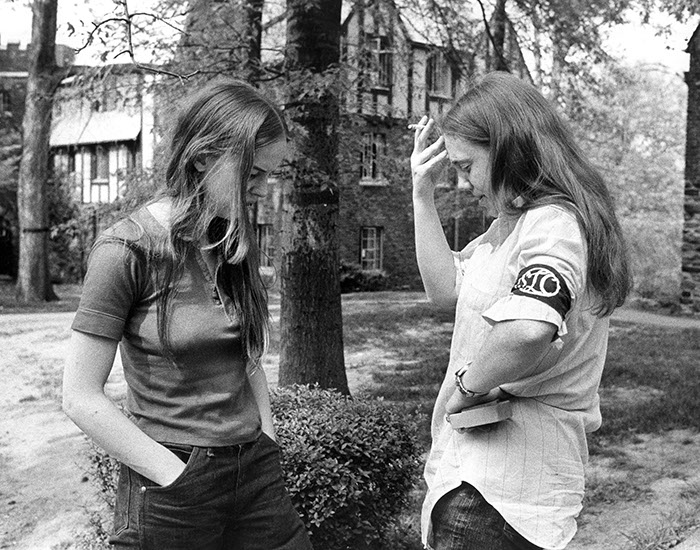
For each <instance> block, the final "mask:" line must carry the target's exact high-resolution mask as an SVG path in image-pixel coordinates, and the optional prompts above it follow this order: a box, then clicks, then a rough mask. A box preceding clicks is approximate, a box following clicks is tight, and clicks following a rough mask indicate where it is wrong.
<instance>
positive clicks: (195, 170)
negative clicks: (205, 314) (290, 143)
mask: <svg viewBox="0 0 700 550" xmlns="http://www.w3.org/2000/svg"><path fill="white" fill-rule="evenodd" d="M286 138H287V127H286V125H285V122H284V118H283V116H282V114H281V112H280V111H279V109H278V108H277V107H276V106H275V105H274V104H273V103H272V102H271V101H270V100H268V99H267V98H265V97H264V96H263V95H262V94H260V92H258V90H256V89H255V88H253V87H252V86H250V85H249V84H247V83H245V82H241V81H238V80H233V79H224V80H218V81H216V82H213V83H211V84H209V85H207V86H206V87H205V88H204V89H202V90H201V91H199V92H198V93H197V94H195V95H194V96H192V97H191V98H190V99H189V100H188V101H187V102H186V104H185V105H184V107H183V108H182V109H181V110H180V111H179V114H178V116H177V118H176V120H175V124H174V128H173V129H172V133H171V139H170V151H169V155H168V159H167V167H166V172H165V177H166V182H165V187H164V189H163V190H162V191H161V192H160V193H159V195H158V197H156V200H157V199H158V198H160V197H163V196H167V197H169V198H170V199H171V214H170V229H169V235H168V241H167V243H165V246H164V248H163V252H164V254H165V257H164V258H163V259H164V261H163V262H162V269H161V271H162V280H160V281H159V282H158V284H159V288H160V289H162V293H161V296H160V298H159V302H158V333H159V337H160V341H161V344H162V345H163V347H164V349H165V351H166V352H167V353H168V354H170V353H171V352H170V350H171V346H170V340H169V337H168V330H167V321H168V317H169V315H168V313H169V312H168V309H169V305H170V297H171V294H172V293H173V292H176V285H174V284H173V281H174V279H175V277H176V275H177V274H179V273H181V272H182V270H183V268H184V263H185V256H186V251H187V249H188V248H189V244H188V243H191V242H194V243H195V246H199V245H200V243H201V242H202V241H203V239H211V238H212V235H216V236H215V237H214V240H213V242H211V241H210V244H209V246H207V247H206V248H213V249H215V250H216V252H217V257H218V258H219V264H218V266H217V269H219V268H220V269H222V273H223V275H224V286H225V288H226V290H227V292H228V293H229V295H230V297H231V299H232V301H233V304H234V309H235V311H236V314H237V316H238V318H239V320H240V323H241V336H242V342H243V349H244V353H245V356H246V359H248V360H249V361H252V362H257V361H259V360H260V358H261V356H262V354H263V353H264V351H265V348H266V346H267V342H268V334H269V313H268V308H267V290H266V288H265V285H264V284H263V281H262V278H261V276H260V269H259V258H258V254H259V252H258V247H257V239H256V235H255V230H254V228H253V226H252V224H251V221H250V218H249V215H248V208H247V202H246V193H247V182H248V179H249V178H250V173H251V170H252V168H253V163H254V158H255V152H256V151H257V150H258V149H259V148H261V147H265V146H266V145H269V144H271V143H274V142H276V141H279V140H284V139H286ZM226 159H230V160H233V162H234V166H236V167H237V170H234V171H233V172H234V173H236V175H237V176H238V177H237V178H233V177H232V178H231V194H230V201H229V208H228V210H229V212H228V221H226V220H222V219H221V218H217V208H218V207H219V205H217V204H215V201H214V200H213V199H212V197H211V196H210V194H209V193H207V191H206V189H207V177H206V175H205V173H203V172H202V170H201V163H206V162H212V163H213V164H212V165H211V168H210V170H208V171H207V173H212V172H216V171H217V170H218V168H219V167H220V166H219V165H220V163H222V162H224V161H225V160H226ZM212 227H213V228H215V229H217V228H218V229H219V231H216V230H214V231H211V228H212Z"/></svg>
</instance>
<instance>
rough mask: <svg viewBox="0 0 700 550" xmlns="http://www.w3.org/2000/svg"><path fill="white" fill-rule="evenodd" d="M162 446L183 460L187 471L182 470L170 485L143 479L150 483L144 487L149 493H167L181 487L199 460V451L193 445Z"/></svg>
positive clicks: (171, 444)
mask: <svg viewBox="0 0 700 550" xmlns="http://www.w3.org/2000/svg"><path fill="white" fill-rule="evenodd" d="M162 445H163V446H164V447H166V448H167V449H168V450H169V451H171V452H172V453H174V454H175V455H176V456H177V457H178V458H179V459H180V460H182V461H183V462H184V463H185V469H184V470H182V472H181V473H180V475H179V476H177V477H176V478H175V480H173V481H172V482H171V483H169V484H168V485H158V484H157V483H155V482H153V481H151V480H150V479H147V478H143V479H144V480H145V481H148V483H147V484H145V485H144V487H145V488H146V489H147V490H148V491H149V492H150V491H167V490H169V489H172V488H175V487H177V486H179V485H180V484H181V483H182V482H183V481H184V480H185V478H186V477H188V475H189V473H190V471H191V470H192V468H193V467H194V462H195V460H196V458H197V452H198V450H199V449H198V448H197V447H192V446H191V445H178V444H174V443H163V444H162ZM141 477H143V476H141Z"/></svg>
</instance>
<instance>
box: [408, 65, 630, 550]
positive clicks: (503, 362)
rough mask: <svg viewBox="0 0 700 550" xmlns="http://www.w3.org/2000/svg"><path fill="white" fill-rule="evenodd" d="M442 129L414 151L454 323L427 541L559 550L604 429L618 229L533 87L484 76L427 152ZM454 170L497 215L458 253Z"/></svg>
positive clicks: (424, 247)
mask: <svg viewBox="0 0 700 550" xmlns="http://www.w3.org/2000/svg"><path fill="white" fill-rule="evenodd" d="M435 127H436V123H435V121H433V120H429V119H428V117H424V118H423V119H422V120H421V121H420V124H419V125H418V127H417V129H416V132H415V144H414V150H413V154H412V155H411V168H412V174H413V198H414V200H413V202H414V213H415V233H416V254H417V260H418V265H419V268H420V272H421V276H422V279H423V282H424V285H425V289H426V292H427V295H428V297H429V299H430V300H431V301H433V302H435V303H437V304H440V305H443V306H446V307H455V306H456V317H455V326H454V333H453V339H452V345H451V350H450V362H449V366H448V369H447V374H446V376H445V379H444V382H443V384H442V386H441V388H440V392H439V395H438V398H437V401H436V404H435V409H434V412H433V421H432V436H433V444H432V448H431V452H430V455H429V457H428V461H427V464H426V468H425V477H426V481H427V485H428V492H427V496H426V499H425V503H424V507H423V517H422V531H423V540H424V542H425V543H426V544H427V545H429V547H431V548H434V549H435V550H467V549H473V550H506V549H507V550H513V549H537V548H547V549H551V550H560V549H563V548H565V547H566V545H567V544H568V543H569V541H570V540H571V539H572V537H573V536H574V533H575V531H576V516H577V515H578V513H579V511H580V510H581V503H582V499H583V489H584V472H583V468H584V465H585V463H586V460H587V456H588V453H587V446H586V432H590V431H593V430H596V429H597V428H598V427H599V426H600V423H601V416H600V409H599V400H598V395H597V390H598V386H599V383H600V379H601V375H602V369H603V364H604V361H605V353H606V349H607V339H608V324H609V315H610V314H611V313H612V311H613V310H614V309H615V308H616V307H618V306H620V305H622V303H623V302H624V300H625V298H626V296H627V294H628V292H629V290H630V287H631V278H630V274H629V267H628V260H627V253H626V247H625V243H624V239H623V236H622V231H621V229H620V226H619V223H618V221H617V218H616V216H615V212H614V209H613V204H612V200H611V197H610V194H609V193H608V190H607V188H606V185H605V183H604V181H603V178H602V177H601V175H600V174H599V172H598V171H597V170H596V169H595V167H594V166H593V165H592V163H591V162H590V161H589V160H588V159H587V158H586V156H585V155H584V154H583V153H582V151H581V150H580V148H579V147H578V145H577V144H576V143H575V140H574V139H573V137H572V135H571V133H570V131H569V130H568V128H567V126H566V124H565V123H564V121H563V119H562V118H561V116H560V115H559V114H558V113H557V112H556V110H555V109H554V108H553V107H552V105H550V104H549V103H548V102H547V101H546V100H545V98H544V97H543V96H542V95H541V94H540V93H539V92H538V91H537V90H536V89H535V88H534V87H533V86H532V85H530V84H528V83H526V82H524V81H522V80H520V79H518V78H516V77H515V76H512V75H510V74H507V73H490V74H487V75H486V76H484V77H483V78H481V79H480V80H478V81H477V82H476V83H475V84H474V85H473V86H472V87H471V88H470V89H469V90H468V91H467V92H466V93H465V94H464V96H462V97H461V98H460V99H459V100H458V101H457V102H456V103H455V105H454V106H453V107H452V108H451V109H450V110H449V111H448V112H447V114H446V115H445V116H444V118H443V119H442V121H441V123H440V130H441V136H440V137H439V138H438V139H437V141H435V142H433V143H431V142H430V141H431V140H430V138H429V135H430V133H431V131H432V130H433V129H434V128H435ZM449 163H451V164H452V165H453V166H454V167H455V168H456V171H457V177H458V181H459V184H460V187H463V188H466V189H469V190H470V191H471V192H472V194H473V195H474V196H475V197H476V198H477V199H478V202H479V205H480V206H481V207H482V208H484V209H485V210H486V211H487V212H488V213H489V214H490V215H491V217H493V218H495V220H494V221H493V223H492V225H491V226H490V227H489V229H488V230H487V231H486V232H485V233H484V234H483V235H481V236H479V237H478V238H476V239H475V240H474V241H472V242H471V243H469V244H468V245H467V246H466V247H465V248H464V249H463V250H461V251H459V252H453V251H451V250H450V248H449V246H448V243H447V241H446V239H445V235H444V232H443V230H442V226H441V224H440V220H439V217H438V214H437V210H436V208H435V202H434V190H435V186H436V184H437V183H438V182H439V181H440V180H441V179H442V178H443V177H444V174H445V168H446V167H447V165H448V164H449ZM503 400H508V401H509V403H510V410H509V412H508V413H506V414H505V415H504V416H508V415H510V416H509V417H508V418H505V419H503V420H502V421H500V422H493V423H489V424H487V425H485V426H481V427H475V428H471V429H455V428H454V427H453V425H452V424H451V422H450V421H451V420H453V421H455V423H456V420H455V419H456V418H458V417H456V416H454V415H456V414H457V413H460V412H461V411H464V410H467V411H468V410H469V409H470V408H471V407H473V406H476V405H480V404H484V403H488V402H491V401H503ZM500 410H502V411H506V410H508V409H507V408H502V409H500Z"/></svg>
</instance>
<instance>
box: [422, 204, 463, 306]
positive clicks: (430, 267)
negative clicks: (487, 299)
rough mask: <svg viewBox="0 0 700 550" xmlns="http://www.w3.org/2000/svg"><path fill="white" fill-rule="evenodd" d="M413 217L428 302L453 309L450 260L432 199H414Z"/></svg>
mask: <svg viewBox="0 0 700 550" xmlns="http://www.w3.org/2000/svg"><path fill="white" fill-rule="evenodd" d="M413 217H414V225H415V239H416V259H417V261H418V269H419V270H420V274H421V279H422V280H423V286H424V287H425V292H426V294H427V296H428V299H429V300H430V301H431V302H433V303H435V304H437V305H440V306H445V307H451V306H454V304H455V303H456V301H457V294H456V291H455V277H456V270H455V265H454V259H453V256H452V251H451V250H450V247H449V245H448V244H447V239H446V238H445V232H444V231H443V229H442V224H441V223H440V218H439V216H438V213H437V209H436V207H435V201H434V199H433V197H432V196H425V197H421V196H414V198H413Z"/></svg>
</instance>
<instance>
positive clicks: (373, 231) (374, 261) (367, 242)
mask: <svg viewBox="0 0 700 550" xmlns="http://www.w3.org/2000/svg"><path fill="white" fill-rule="evenodd" d="M383 236H384V231H383V229H382V228H381V227H361V228H360V266H361V267H362V269H381V268H382V240H383Z"/></svg>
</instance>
